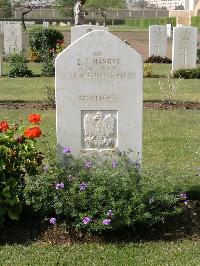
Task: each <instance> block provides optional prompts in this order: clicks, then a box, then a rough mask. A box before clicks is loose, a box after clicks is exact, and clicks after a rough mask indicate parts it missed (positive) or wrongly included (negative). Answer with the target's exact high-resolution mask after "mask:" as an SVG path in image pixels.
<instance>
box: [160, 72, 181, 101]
mask: <svg viewBox="0 0 200 266" xmlns="http://www.w3.org/2000/svg"><path fill="white" fill-rule="evenodd" d="M180 81H181V79H180V78H179V79H178V80H173V79H172V77H171V74H168V75H167V79H164V80H159V82H158V84H159V89H160V93H161V99H162V102H166V103H174V102H175V96H176V91H177V88H178V84H179V82H180Z"/></svg>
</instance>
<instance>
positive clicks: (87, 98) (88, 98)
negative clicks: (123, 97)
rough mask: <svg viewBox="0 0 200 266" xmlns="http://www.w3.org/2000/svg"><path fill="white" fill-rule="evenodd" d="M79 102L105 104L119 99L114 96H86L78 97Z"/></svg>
mask: <svg viewBox="0 0 200 266" xmlns="http://www.w3.org/2000/svg"><path fill="white" fill-rule="evenodd" d="M80 101H84V102H86V101H89V102H98V101H99V102H101V101H107V102H117V101H119V97H118V96H116V95H88V96H85V95H83V96H80Z"/></svg>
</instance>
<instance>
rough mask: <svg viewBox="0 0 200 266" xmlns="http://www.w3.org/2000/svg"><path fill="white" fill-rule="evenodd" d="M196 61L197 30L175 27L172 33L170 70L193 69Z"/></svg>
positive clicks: (194, 28)
mask: <svg viewBox="0 0 200 266" xmlns="http://www.w3.org/2000/svg"><path fill="white" fill-rule="evenodd" d="M196 60H197V28H196V27H190V26H183V27H176V28H174V31H173V47H172V70H176V69H178V68H195V67H196Z"/></svg>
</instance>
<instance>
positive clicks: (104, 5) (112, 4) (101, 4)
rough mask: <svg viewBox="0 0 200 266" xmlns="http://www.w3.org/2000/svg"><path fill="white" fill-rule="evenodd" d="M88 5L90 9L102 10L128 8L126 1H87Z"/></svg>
mask: <svg viewBox="0 0 200 266" xmlns="http://www.w3.org/2000/svg"><path fill="white" fill-rule="evenodd" d="M86 4H87V6H88V7H92V8H95V9H97V8H98V9H102V10H105V9H108V8H110V9H115V8H126V7H127V3H126V1H125V0H109V1H108V0H87V2H86Z"/></svg>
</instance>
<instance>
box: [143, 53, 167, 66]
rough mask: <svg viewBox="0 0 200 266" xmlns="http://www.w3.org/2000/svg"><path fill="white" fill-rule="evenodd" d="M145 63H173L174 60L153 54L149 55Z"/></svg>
mask: <svg viewBox="0 0 200 266" xmlns="http://www.w3.org/2000/svg"><path fill="white" fill-rule="evenodd" d="M144 62H145V63H162V64H171V63H172V60H171V59H170V58H168V57H166V56H165V57H161V56H155V55H152V56H150V57H148V58H147V59H146V60H145V61H144Z"/></svg>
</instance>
